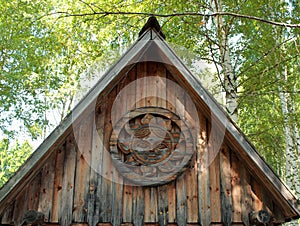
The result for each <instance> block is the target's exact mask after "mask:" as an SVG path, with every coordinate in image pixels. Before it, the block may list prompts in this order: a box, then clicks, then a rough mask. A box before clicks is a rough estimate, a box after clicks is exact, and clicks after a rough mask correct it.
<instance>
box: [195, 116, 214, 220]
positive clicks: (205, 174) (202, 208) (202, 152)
mask: <svg viewBox="0 0 300 226" xmlns="http://www.w3.org/2000/svg"><path fill="white" fill-rule="evenodd" d="M199 123H200V134H199V140H198V147H197V156H198V157H197V162H198V165H199V168H198V195H199V199H198V203H199V204H198V205H199V218H200V222H201V224H202V225H209V224H210V222H211V209H210V205H211V204H210V189H209V186H210V181H209V168H208V167H209V162H208V158H209V155H208V129H207V128H208V125H207V124H208V122H207V120H206V118H205V117H204V115H202V114H199Z"/></svg>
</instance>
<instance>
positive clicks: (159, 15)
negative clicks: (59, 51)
mask: <svg viewBox="0 0 300 226" xmlns="http://www.w3.org/2000/svg"><path fill="white" fill-rule="evenodd" d="M52 15H60V17H61V18H63V17H83V16H95V15H101V16H108V15H140V16H156V17H176V16H182V17H184V16H201V17H215V16H232V17H235V18H242V19H249V20H255V21H259V22H262V23H267V24H271V25H275V26H281V27H289V28H300V24H290V23H284V22H278V21H272V20H267V19H264V18H260V17H256V16H250V15H244V14H239V13H232V12H214V13H200V12H183V13H171V14H156V13H145V12H124V11H116V12H114V11H98V12H97V11H94V10H92V12H91V13H69V12H63V11H58V12H53V13H50V14H47V15H45V16H52Z"/></svg>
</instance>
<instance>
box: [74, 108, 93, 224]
mask: <svg viewBox="0 0 300 226" xmlns="http://www.w3.org/2000/svg"><path fill="white" fill-rule="evenodd" d="M92 126H93V113H92V114H87V115H86V118H85V119H84V120H82V121H81V123H80V125H79V126H78V127H77V128H75V138H76V143H77V157H76V174H75V184H76V186H75V189H74V203H73V220H74V221H75V222H85V221H87V208H88V206H87V205H88V203H87V197H88V194H89V191H90V187H89V181H90V180H89V179H90V164H91V149H92V147H91V145H92Z"/></svg>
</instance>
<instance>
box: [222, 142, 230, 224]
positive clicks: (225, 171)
mask: <svg viewBox="0 0 300 226" xmlns="http://www.w3.org/2000/svg"><path fill="white" fill-rule="evenodd" d="M230 168H231V167H230V150H229V149H228V147H227V146H224V147H223V148H222V149H221V152H220V169H221V171H220V172H221V175H220V176H221V215H222V216H221V218H222V222H223V223H224V225H225V226H230V225H231V224H232V190H231V175H230Z"/></svg>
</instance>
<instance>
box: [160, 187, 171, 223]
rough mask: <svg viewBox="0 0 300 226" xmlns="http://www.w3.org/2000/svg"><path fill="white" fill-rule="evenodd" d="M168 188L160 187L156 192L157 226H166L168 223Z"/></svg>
mask: <svg viewBox="0 0 300 226" xmlns="http://www.w3.org/2000/svg"><path fill="white" fill-rule="evenodd" d="M168 187H169V185H168V184H166V185H162V186H159V187H158V188H157V192H158V223H159V225H163V226H164V225H167V223H168V217H169V216H168V215H169V213H168V212H169V210H168Z"/></svg>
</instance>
